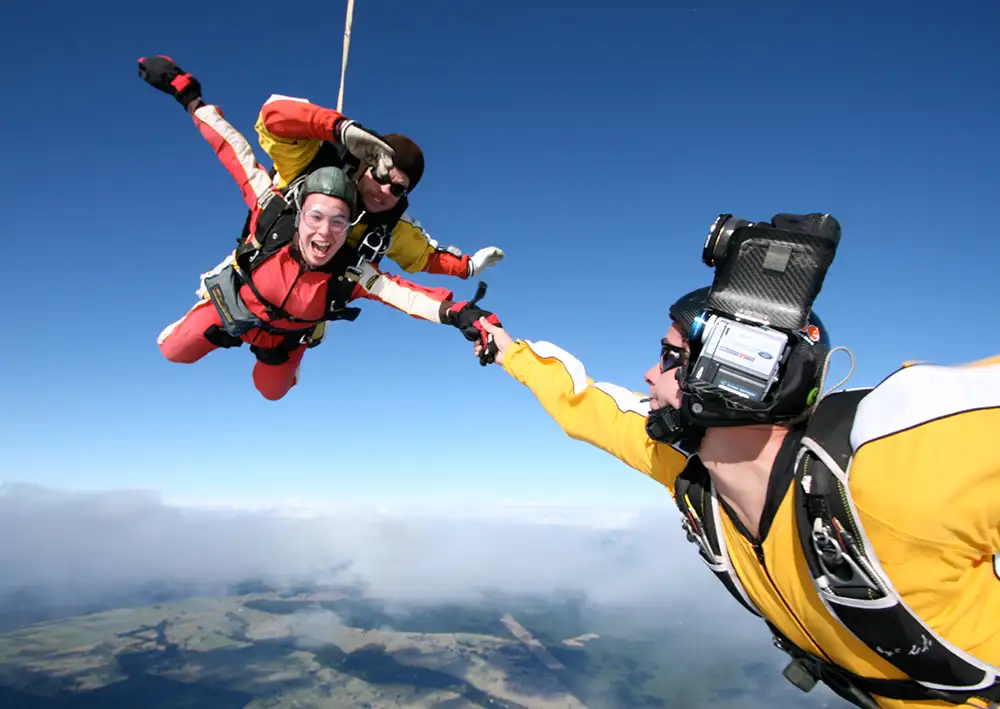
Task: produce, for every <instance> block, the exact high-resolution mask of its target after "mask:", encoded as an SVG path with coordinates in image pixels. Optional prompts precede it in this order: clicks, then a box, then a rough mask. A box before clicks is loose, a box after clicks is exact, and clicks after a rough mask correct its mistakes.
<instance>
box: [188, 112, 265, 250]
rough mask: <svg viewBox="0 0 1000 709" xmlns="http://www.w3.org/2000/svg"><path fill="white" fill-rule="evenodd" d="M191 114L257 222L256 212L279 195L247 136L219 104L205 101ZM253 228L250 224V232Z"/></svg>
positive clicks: (253, 219) (253, 220) (253, 225)
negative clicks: (258, 160) (228, 119)
mask: <svg viewBox="0 0 1000 709" xmlns="http://www.w3.org/2000/svg"><path fill="white" fill-rule="evenodd" d="M191 117H192V118H193V119H194V124H195V126H196V127H197V128H198V131H199V132H200V133H201V135H202V137H204V138H205V140H207V141H208V144H209V145H211V146H212V148H213V149H214V150H215V155H216V157H218V158H219V162H221V163H222V165H223V167H225V168H226V171H227V172H229V174H230V175H231V176H232V177H233V179H234V180H236V183H237V184H238V185H239V186H240V192H242V194H243V201H244V202H246V205H247V207H249V208H250V211H251V213H252V214H253V218H252V220H251V221H252V222H256V213H257V212H258V211H259V210H260V209H262V208H263V207H264V205H266V204H267V203H268V202H269V201H270V200H271V199H272V198H273V197H274V196H275V194H276V193H275V192H274V190H273V189H272V188H271V176H270V175H269V174H268V172H267V170H266V169H265V168H264V166H263V165H261V164H260V163H259V162H257V157H256V156H255V155H254V152H253V148H251V147H250V143H249V142H247V139H246V138H244V137H243V135H242V134H241V133H240V132H239V131H238V130H236V129H235V128H234V127H233V126H232V124H231V123H229V121H227V120H226V119H225V118H224V117H223V115H222V111H221V110H220V109H219V108H218V107H217V106H213V105H211V104H204V103H203V104H201V105H200V106H198V107H197V108H195V109H194V110H193V111H192V112H191ZM254 227H255V224H253V223H251V233H253V231H254Z"/></svg>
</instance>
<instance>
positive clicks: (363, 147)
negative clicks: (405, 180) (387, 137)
mask: <svg viewBox="0 0 1000 709" xmlns="http://www.w3.org/2000/svg"><path fill="white" fill-rule="evenodd" d="M334 132H335V133H336V134H337V140H338V141H339V142H340V144H341V145H343V146H344V147H345V148H347V152H349V153H350V154H351V155H353V156H354V157H356V158H357V159H358V160H360V161H361V162H363V163H365V164H366V165H368V166H369V167H371V168H372V172H373V173H375V177H379V178H382V179H385V178H387V177H388V176H389V171H390V170H392V156H393V155H394V154H395V152H396V151H395V150H393V149H392V146H390V145H389V144H388V143H386V142H385V141H384V140H382V139H381V138H379V137H378V136H377V135H375V134H374V133H372V132H371V131H370V130H368V129H367V128H365V127H364V126H363V125H361V124H360V123H358V122H357V121H352V120H350V119H344V120H342V121H340V123H339V124H338V125H337V127H336V128H335V129H334Z"/></svg>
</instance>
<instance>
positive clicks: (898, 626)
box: [795, 389, 1000, 701]
mask: <svg viewBox="0 0 1000 709" xmlns="http://www.w3.org/2000/svg"><path fill="white" fill-rule="evenodd" d="M869 391H870V390H868V389H865V390H854V391H846V392H841V393H838V394H834V395H832V396H829V397H827V398H826V399H824V401H823V402H822V405H821V406H820V407H818V408H817V410H816V413H815V414H814V416H813V418H812V419H811V420H810V422H809V425H808V427H807V429H806V434H805V437H804V438H803V440H802V449H801V450H800V452H799V460H798V461H797V466H796V485H795V494H796V500H795V502H796V505H795V511H796V522H797V526H798V531H799V538H800V543H801V546H802V548H803V551H804V553H805V557H806V562H807V564H808V567H809V572H810V576H812V579H813V582H814V584H815V586H816V592H817V594H818V595H819V597H820V600H821V601H822V602H823V605H824V606H825V607H826V609H827V610H828V611H829V612H830V614H831V615H833V617H835V618H837V619H838V620H839V621H840V622H841V623H842V624H843V625H844V627H845V628H846V629H847V630H849V631H850V632H851V633H853V634H854V635H855V636H856V637H857V638H858V639H859V640H861V641H862V642H863V643H864V644H865V645H867V646H868V647H869V648H871V650H872V651H873V652H875V653H877V654H878V655H879V656H880V657H882V658H883V659H885V660H886V661H887V662H889V663H890V664H892V665H893V667H895V668H896V669H898V670H899V671H900V672H902V673H903V674H905V675H906V676H907V677H910V678H913V679H914V680H916V682H915V684H916V683H919V686H921V687H924V688H925V690H926V691H927V692H929V693H937V692H941V693H944V694H945V695H948V694H952V695H955V696H958V697H964V698H968V697H973V696H981V697H987V698H991V699H998V698H1000V669H998V668H996V667H992V666H990V665H988V664H987V663H985V662H983V661H981V660H979V659H977V658H975V657H973V656H972V655H970V654H969V653H966V652H964V651H963V650H961V649H960V648H957V647H955V646H954V645H952V644H950V643H948V642H947V641H946V640H945V639H944V638H942V637H941V636H940V635H938V634H937V633H936V632H934V631H933V630H932V629H931V628H930V627H928V626H927V625H926V624H925V623H924V622H923V621H922V620H921V619H920V618H919V617H918V616H917V615H916V614H915V613H913V611H912V610H910V608H909V607H908V606H907V605H906V603H905V602H904V601H903V599H902V597H901V596H900V595H899V593H898V592H897V591H896V590H895V588H893V586H892V582H891V581H890V579H889V577H888V576H887V575H886V573H885V571H884V570H883V569H882V568H881V564H880V563H879V560H878V558H877V556H876V555H875V554H874V552H873V550H872V548H871V543H870V542H869V541H868V539H867V536H866V534H865V532H864V529H863V527H862V524H861V520H860V518H859V516H858V514H857V510H856V509H855V507H854V503H853V501H852V500H851V496H850V490H849V487H848V475H847V473H846V472H845V471H846V470H847V469H848V467H849V465H850V461H851V458H852V456H853V450H852V448H851V443H850V432H851V428H852V426H853V424H854V417H855V413H856V410H857V407H858V405H859V404H860V402H861V400H862V399H863V398H864V396H865V395H866V394H867V393H868V392H869ZM936 698H940V697H936ZM946 701H947V700H946ZM962 701H964V699H963V700H962Z"/></svg>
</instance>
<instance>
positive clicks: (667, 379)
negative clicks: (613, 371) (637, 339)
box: [645, 325, 690, 411]
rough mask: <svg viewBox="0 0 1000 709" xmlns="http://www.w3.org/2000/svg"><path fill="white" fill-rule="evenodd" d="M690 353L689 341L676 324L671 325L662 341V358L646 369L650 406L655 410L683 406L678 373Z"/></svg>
mask: <svg viewBox="0 0 1000 709" xmlns="http://www.w3.org/2000/svg"><path fill="white" fill-rule="evenodd" d="M689 354H690V349H689V348H688V345H687V342H686V341H685V340H684V337H683V336H682V335H681V331H680V330H679V329H677V326H676V325H671V326H670V329H669V330H667V335H666V337H664V338H663V339H662V340H661V341H660V360H659V361H658V362H657V363H656V364H654V365H653V366H652V367H650V368H649V369H648V370H646V375H645V380H646V384H648V385H649V408H650V409H651V410H653V411H656V410H657V409H662V408H663V407H665V406H669V407H672V408H675V409H679V408H680V406H681V390H680V384H679V383H678V382H677V374H678V373H679V372H680V368H681V366H683V364H684V362H685V361H686V360H687V357H688V356H689Z"/></svg>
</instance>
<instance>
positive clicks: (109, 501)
mask: <svg viewBox="0 0 1000 709" xmlns="http://www.w3.org/2000/svg"><path fill="white" fill-rule="evenodd" d="M347 562H350V565H349V566H348V567H347V569H346V571H343V572H341V573H342V574H346V577H345V576H340V577H338V579H340V580H356V581H363V582H364V583H366V584H367V585H368V587H369V589H370V592H371V593H373V594H375V595H378V596H381V597H384V598H389V599H400V600H427V601H434V600H450V599H461V598H468V597H472V596H475V595H478V594H479V593H480V592H481V591H483V590H497V591H501V592H510V593H539V594H544V593H549V592H553V591H579V592H583V593H586V594H587V595H588V596H589V597H590V598H592V599H593V600H594V601H598V602H616V603H656V604H660V603H663V604H667V603H671V602H673V601H674V600H677V599H680V598H688V599H698V598H699V597H701V596H703V595H704V594H705V593H706V592H707V593H708V594H709V595H711V594H713V593H716V594H719V595H717V596H716V597H717V598H719V600H720V601H721V602H722V603H724V604H727V605H730V604H732V601H730V600H729V599H728V597H727V596H725V595H724V594H725V592H724V591H722V590H721V586H719V584H718V582H717V581H716V580H715V579H714V578H712V575H711V573H710V572H709V571H708V570H707V569H705V568H704V567H703V565H702V563H701V562H700V560H699V559H698V556H697V553H696V551H695V549H694V547H693V546H692V545H690V544H689V543H688V542H687V541H686V540H685V538H684V535H683V533H682V532H681V530H680V527H679V524H678V522H677V513H676V511H675V510H672V509H666V508H659V509H650V510H639V509H618V508H610V507H608V508H597V507H586V506H579V505H576V506H574V505H561V504H558V503H542V504H535V503H525V502H511V501H508V502H504V503H499V504H496V505H492V506H483V507H479V508H468V507H466V508H452V509H447V508H440V509H436V510H427V509H424V510H412V509H411V510H406V509H392V510H389V509H383V510H372V509H359V508H353V509H348V508H333V507H326V508H323V507H320V506H315V505H308V504H303V503H300V502H296V501H291V502H285V503H277V504H239V503H233V502H226V503H210V504H201V505H195V504H190V503H189V504H185V505H181V504H177V503H173V504H168V503H165V502H164V501H163V500H161V499H160V497H159V496H158V495H157V494H156V493H155V492H150V491H107V492H86V493H84V492H63V491H53V490H48V489H43V488H38V487H35V486H31V485H24V484H7V485H5V486H2V487H0V568H2V569H3V570H4V573H3V574H2V575H0V592H6V591H10V590H11V589H15V588H19V587H31V588H34V589H38V590H41V591H42V592H44V593H46V594H48V595H51V596H54V597H59V596H62V595H66V596H67V597H68V596H70V595H72V597H73V598H75V599H79V598H80V597H81V596H82V595H84V594H97V595H99V594H102V593H107V592H109V591H115V590H120V588H121V587H122V586H128V585H135V584H144V583H148V582H170V583H181V584H193V585H197V586H199V587H201V588H203V589H205V590H209V591H210V590H213V589H214V590H216V591H220V592H221V591H222V590H223V589H224V588H225V587H226V586H228V585H230V584H233V583H236V582H239V581H242V580H245V579H247V578H248V577H259V576H265V577H268V578H272V579H275V578H278V579H280V578H290V577H298V578H304V577H312V578H317V577H318V578H321V579H322V578H324V577H326V578H330V573H331V571H330V570H331V569H333V568H335V567H338V566H342V565H345V564H346V563H347ZM716 586H719V588H718V589H716ZM737 612H743V611H737Z"/></svg>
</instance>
